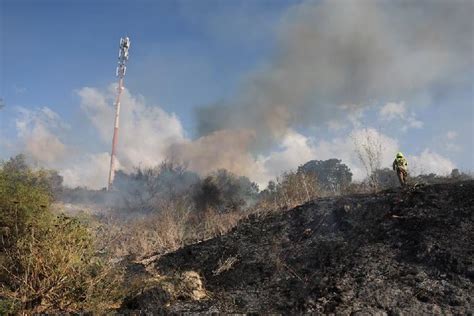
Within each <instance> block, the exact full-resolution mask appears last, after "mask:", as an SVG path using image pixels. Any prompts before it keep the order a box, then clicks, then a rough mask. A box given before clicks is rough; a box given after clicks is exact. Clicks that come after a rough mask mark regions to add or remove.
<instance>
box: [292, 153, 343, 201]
mask: <svg viewBox="0 0 474 316" xmlns="http://www.w3.org/2000/svg"><path fill="white" fill-rule="evenodd" d="M301 172H303V173H306V174H312V175H314V176H315V177H316V179H317V181H318V183H319V185H320V186H321V189H323V190H325V191H329V192H332V193H337V192H341V190H343V189H344V188H346V187H347V186H348V185H349V184H350V183H351V182H352V172H351V170H350V169H349V167H348V166H347V165H345V164H343V163H342V162H341V160H339V159H328V160H324V161H323V160H311V161H308V162H307V163H305V164H304V165H301V166H299V167H298V173H301Z"/></svg>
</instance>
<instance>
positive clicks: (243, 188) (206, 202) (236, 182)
mask: <svg viewBox="0 0 474 316" xmlns="http://www.w3.org/2000/svg"><path fill="white" fill-rule="evenodd" d="M257 195H258V186H257V185H256V184H255V183H253V182H251V181H250V180H249V179H248V178H247V177H239V176H236V175H234V174H233V173H231V172H229V171H227V170H225V169H220V170H217V171H216V172H214V173H212V174H210V175H209V176H207V177H206V178H205V179H204V180H203V181H202V182H201V183H200V184H199V185H197V187H196V190H195V193H194V201H195V204H196V207H197V209H198V210H199V211H205V210H206V209H208V208H213V209H215V210H217V211H218V212H221V213H223V212H229V211H237V210H242V209H245V208H247V207H248V206H250V205H252V204H253V203H254V202H255V201H256V198H257Z"/></svg>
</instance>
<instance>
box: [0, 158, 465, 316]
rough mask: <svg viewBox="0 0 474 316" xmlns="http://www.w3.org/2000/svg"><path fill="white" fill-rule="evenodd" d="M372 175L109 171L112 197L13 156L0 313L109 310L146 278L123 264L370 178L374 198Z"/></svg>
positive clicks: (4, 179)
mask: <svg viewBox="0 0 474 316" xmlns="http://www.w3.org/2000/svg"><path fill="white" fill-rule="evenodd" d="M374 172H375V176H370V177H367V180H365V181H363V182H359V183H355V182H353V181H352V173H351V170H350V169H349V167H347V165H345V164H344V163H343V162H342V161H341V160H339V159H329V160H326V161H318V160H312V161H309V162H307V163H305V164H303V165H301V166H300V167H299V168H298V169H297V170H289V171H287V172H285V173H283V174H282V175H280V176H279V177H277V178H276V179H275V180H274V181H270V182H269V183H268V185H267V187H266V188H264V189H259V187H258V186H257V185H256V184H255V183H253V182H251V181H250V180H249V179H248V178H246V177H242V176H238V175H235V174H233V173H231V172H229V171H227V170H225V169H220V170H217V171H215V172H212V173H210V174H208V175H207V176H204V177H202V176H199V175H198V174H196V173H194V172H191V171H189V170H187V168H186V167H185V166H183V165H177V164H173V163H170V162H163V163H162V164H160V165H158V166H157V167H155V168H136V169H135V171H134V172H132V173H125V172H122V171H119V172H118V173H117V175H116V177H115V181H114V190H112V191H105V189H104V190H89V189H87V188H80V187H78V188H68V187H64V186H63V185H62V178H61V176H60V175H59V174H58V173H57V172H56V171H55V170H46V169H34V168H32V167H30V166H29V165H28V164H27V163H26V160H25V157H24V156H22V155H19V156H16V157H14V158H11V159H10V160H8V161H4V162H3V163H2V164H1V168H0V185H1V190H0V207H1V210H2V217H1V219H0V228H1V240H0V243H1V247H2V253H1V256H0V267H1V271H0V279H1V281H2V286H1V288H0V303H1V304H0V307H1V308H2V309H0V310H1V311H2V312H7V313H8V312H20V311H30V312H42V311H48V312H57V311H78V310H89V311H98V312H100V311H107V310H112V309H114V308H115V307H116V306H118V305H117V304H120V302H121V299H122V298H123V297H125V296H127V295H129V293H131V291H135V290H137V289H139V288H141V287H143V284H144V283H143V282H145V279H144V278H145V276H146V275H147V274H146V273H142V272H139V271H134V270H133V269H134V268H133V267H134V266H135V264H134V263H133V262H141V260H143V259H144V258H156V257H160V256H162V255H165V254H167V253H170V252H173V251H176V250H178V249H180V248H182V247H185V246H187V245H191V244H196V243H200V242H203V241H205V240H209V239H211V238H214V237H217V236H222V235H225V234H226V233H227V232H229V231H230V230H231V229H233V228H234V227H236V226H237V225H238V223H239V222H241V221H242V220H245V219H247V218H249V217H252V216H256V215H255V214H260V215H257V216H261V215H264V214H269V213H273V212H281V211H284V210H288V209H291V208H293V207H295V206H298V205H301V204H304V203H305V202H308V201H312V200H314V199H317V198H322V197H328V198H330V197H337V196H342V195H350V194H354V193H367V192H373V190H374V184H373V181H374V179H376V180H377V186H376V188H377V190H378V191H380V190H383V189H385V188H389V187H397V186H398V184H397V182H396V181H397V179H396V176H395V175H394V173H393V172H392V171H391V170H388V169H381V170H375V171H374ZM470 178H471V176H470V175H468V174H464V173H461V172H459V171H458V170H453V172H452V174H451V175H450V176H443V177H442V176H436V175H433V174H431V175H421V176H417V177H414V178H412V179H411V180H410V181H411V184H412V185H418V184H421V183H424V184H427V183H443V182H457V181H460V180H466V179H470ZM150 256H151V257H150ZM138 267H140V265H139V266H138ZM140 269H142V268H139V270H140ZM173 280H174V279H173ZM175 281H176V280H175ZM173 282H174V281H173ZM125 284H126V285H127V286H126V287H123V285H125ZM99 302H100V303H99Z"/></svg>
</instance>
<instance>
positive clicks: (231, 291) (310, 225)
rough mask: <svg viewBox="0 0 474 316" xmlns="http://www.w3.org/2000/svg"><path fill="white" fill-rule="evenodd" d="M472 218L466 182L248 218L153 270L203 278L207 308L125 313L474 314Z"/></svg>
mask: <svg viewBox="0 0 474 316" xmlns="http://www.w3.org/2000/svg"><path fill="white" fill-rule="evenodd" d="M473 210H474V181H467V182H460V183H454V184H436V185H431V186H422V187H416V188H408V189H403V190H402V189H393V190H388V191H383V192H381V193H378V194H372V195H352V196H343V197H336V198H322V199H317V200H315V201H312V202H310V203H307V204H304V205H301V206H298V207H296V208H294V209H292V210H288V211H279V212H274V213H269V214H266V215H262V214H260V215H251V216H249V218H248V219H245V220H243V221H242V222H241V223H240V224H239V225H238V226H237V227H235V228H234V229H233V230H232V231H231V232H229V233H228V234H226V235H223V236H220V237H217V238H214V239H211V240H208V241H205V242H202V243H199V244H194V245H191V246H187V247H185V248H182V249H180V250H178V251H176V252H174V253H169V254H166V255H164V256H161V257H159V258H158V259H156V260H155V261H153V262H152V263H151V265H150V266H149V267H148V268H149V269H150V268H151V269H152V270H154V271H156V272H157V273H159V274H160V275H176V273H179V272H180V271H189V270H192V271H196V272H198V273H199V274H200V276H201V277H202V280H203V283H204V287H205V288H206V290H207V291H208V298H207V299H203V300H195V301H192V300H179V299H178V300H174V301H172V302H165V301H164V300H165V299H163V298H162V297H163V295H153V292H150V291H148V292H146V291H145V292H142V293H141V294H138V295H137V296H135V297H130V298H129V299H128V300H127V302H126V303H125V306H127V304H128V305H129V307H133V308H134V309H141V310H145V311H146V310H148V311H158V310H160V311H162V312H238V313H251V312H256V313H282V314H288V313H292V314H294V313H306V312H319V313H342V314H350V313H355V314H357V313H359V312H360V313H362V314H367V313H369V314H370V313H377V314H380V313H387V314H390V315H392V314H399V313H403V314H420V313H429V314H432V313H454V314H466V313H467V314H470V313H472V312H473V310H474V309H473V299H472V296H473V293H474V292H473V278H474V266H473V255H474V247H473V240H474V225H473V216H474V212H473ZM155 292H156V293H161V289H155ZM150 293H151V294H150ZM165 304H166V305H168V306H166V307H163V306H164V305H165Z"/></svg>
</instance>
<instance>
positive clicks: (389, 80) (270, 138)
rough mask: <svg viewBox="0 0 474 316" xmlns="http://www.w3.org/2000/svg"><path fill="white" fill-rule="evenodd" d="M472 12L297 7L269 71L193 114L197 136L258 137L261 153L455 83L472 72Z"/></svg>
mask: <svg viewBox="0 0 474 316" xmlns="http://www.w3.org/2000/svg"><path fill="white" fill-rule="evenodd" d="M473 8H474V2H473V1H470V0H467V1H460V0H455V1H443V0H433V1H427V0H426V1H416V2H415V1H371V0H362V1H343V0H341V1H323V2H306V3H303V4H301V5H298V6H296V7H294V8H292V9H291V10H290V11H289V13H288V15H287V16H286V17H285V19H284V20H283V22H282V24H281V26H280V29H279V31H278V43H279V44H278V45H277V47H278V51H277V52H275V57H274V58H273V59H272V60H271V61H270V62H269V63H268V66H266V67H264V68H262V69H260V70H259V71H256V72H254V73H253V74H252V75H251V76H250V78H249V79H248V81H247V82H246V83H245V84H244V85H243V86H242V87H241V90H240V94H239V95H237V96H236V97H235V99H234V100H233V101H232V102H228V103H224V104H214V105H212V106H208V107H203V108H200V109H199V110H198V112H197V118H198V132H199V135H201V136H203V137H207V136H209V135H212V133H215V132H216V131H221V130H242V129H247V130H249V131H252V133H253V134H254V135H255V136H256V137H255V140H254V142H253V143H252V145H251V146H250V147H249V150H251V149H253V150H255V149H256V150H257V151H261V150H263V149H264V148H265V147H266V146H269V145H271V144H272V143H274V141H275V140H278V139H279V138H281V137H282V135H283V134H284V133H285V132H286V131H287V130H288V129H289V128H295V127H304V126H308V125H310V124H311V125H318V124H322V123H324V122H328V121H329V120H337V119H339V118H343V117H346V115H347V114H348V112H351V111H353V110H357V109H360V108H362V107H364V106H367V105H371V104H378V103H382V102H387V101H394V100H395V101H397V100H409V99H410V98H413V97H416V96H417V95H421V94H430V93H434V92H436V90H437V89H442V88H443V87H444V88H446V86H449V85H452V84H456V83H459V82H460V81H462V80H463V79H465V78H462V73H463V71H465V70H466V69H472V66H473V64H474V63H473V33H474V31H473V30H474V26H473V22H472V21H473V16H474V10H473ZM235 137H239V134H238V133H236V134H235ZM201 142H202V141H201ZM203 150H206V149H203Z"/></svg>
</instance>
